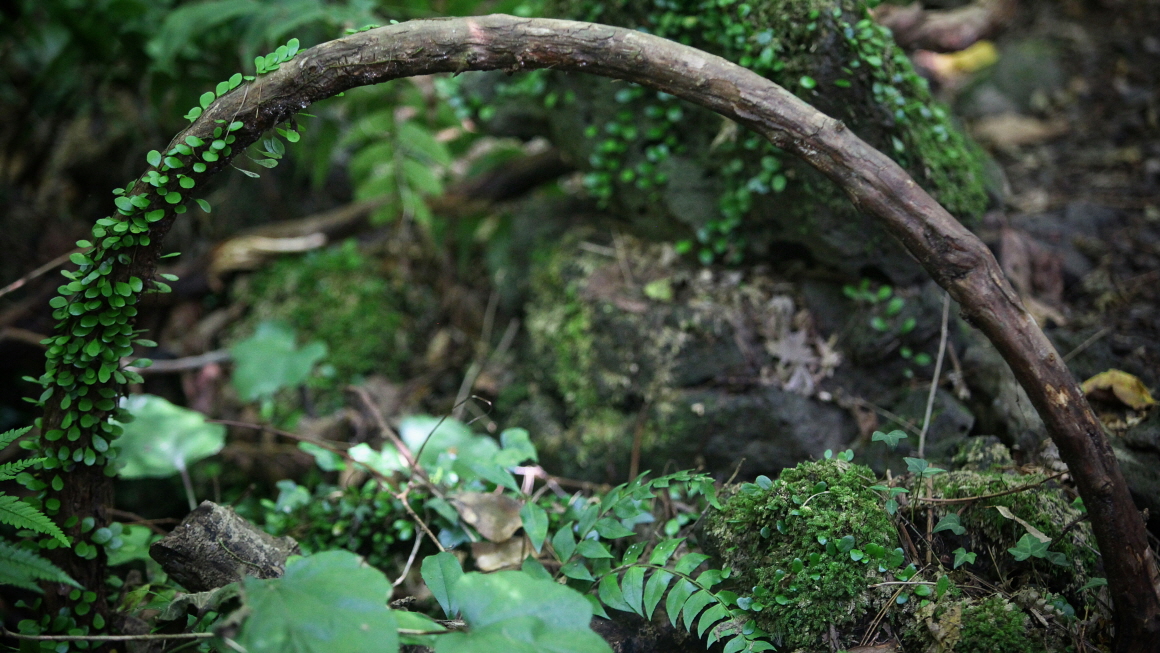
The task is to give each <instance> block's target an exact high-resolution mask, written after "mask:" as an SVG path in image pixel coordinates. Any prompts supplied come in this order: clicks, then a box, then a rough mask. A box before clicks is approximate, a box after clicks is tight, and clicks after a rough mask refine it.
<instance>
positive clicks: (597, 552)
mask: <svg viewBox="0 0 1160 653" xmlns="http://www.w3.org/2000/svg"><path fill="white" fill-rule="evenodd" d="M576 551H578V552H579V553H580V555H582V556H584V557H585V558H609V559H611V558H612V557H613V556H612V554H611V553H609V552H608V547H606V546H604V545H603V544H601V543H600V542H597V541H596V540H582V541H581V542H580V544H579V545H577V546H576Z"/></svg>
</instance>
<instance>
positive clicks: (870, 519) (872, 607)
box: [704, 460, 902, 650]
mask: <svg viewBox="0 0 1160 653" xmlns="http://www.w3.org/2000/svg"><path fill="white" fill-rule="evenodd" d="M874 483H875V476H874V473H873V472H872V471H871V470H870V468H868V467H863V466H861V465H854V464H851V463H847V462H844V461H841V460H821V461H818V462H806V463H802V464H800V465H798V466H797V467H795V468H792V469H786V470H784V471H783V472H782V473H781V476H780V478H779V479H778V480H777V481H774V482H773V483H772V485H770V487H769V488H768V489H756V490H755V489H753V487H752V486H751V487H748V489H746V486H743V489H742V490H740V491H738V492H737V493H736V494H734V495H733V496H732V497H731V498H730V499H729V500H728V502H727V503H726V504H725V505H724V507H723V509H722V510H721V511H720V512H717V513H712V514H711V515H709V516H707V517H706V523H705V530H704V533H705V536H706V537H705V538H704V539H705V540H708V541H710V542H712V543H713V547H714V548H715V549H716V553H717V555H718V556H719V557H720V558H721V560H722V562H723V563H724V564H725V565H726V566H729V567H731V568H733V569H734V570H735V572H736V573H737V576H736V578H738V585H739V588H738V589H739V593H745V594H749V596H750V597H752V598H754V600H757V601H760V602H761V603H763V604H764V605H763V606H762V608H761V610H760V611H759V612H754V613H753V618H754V619H755V620H756V621H757V624H758V625H759V626H760V627H761V628H763V629H765V630H767V631H768V632H770V633H773V635H774V642H775V643H780V644H781V645H782V646H784V647H785V648H787V649H789V650H793V649H795V648H798V647H806V648H810V647H815V646H817V645H818V643H819V642H820V641H821V637H822V636H823V635H825V634H827V633H828V632H829V629H830V628H831V627H835V628H837V629H838V631H839V632H840V633H848V632H849V631H850V630H851V629H852V627H854V626H855V625H856V624H857V623H858V622H859V620H861V619H862V617H863V615H865V614H867V613H873V611H877V610H878V609H879V608H880V607H881V606H882V605H884V604H886V602H887V601H889V600H891V597H892V588H888V587H882V588H871V585H873V584H875V583H881V582H883V581H885V580H889V578H887V574H889V573H890V572H891V571H896V569H895V567H896V565H897V563H898V562H900V561H901V558H902V551H901V549H898V548H897V547H898V541H897V537H896V534H895V529H894V526H893V524H892V523H891V521H890V516H889V515H888V514H887V513H886V510H885V509H884V508H883V501H882V497H881V496H880V495H879V494H878V493H877V492H875V491H874V490H871V489H869V488H870V486H872V485H874ZM757 487H759V486H757ZM843 538H853V542H852V544H853V548H848V547H849V544H843ZM846 542H847V543H849V540H846ZM843 549H845V550H843ZM880 550H881V551H885V552H886V554H885V555H884V556H878V557H876V556H875V555H873V553H874V552H876V551H880ZM889 558H893V560H891V559H889ZM891 563H894V564H891ZM750 588H752V590H751V589H750ZM741 590H744V592H742V591H741Z"/></svg>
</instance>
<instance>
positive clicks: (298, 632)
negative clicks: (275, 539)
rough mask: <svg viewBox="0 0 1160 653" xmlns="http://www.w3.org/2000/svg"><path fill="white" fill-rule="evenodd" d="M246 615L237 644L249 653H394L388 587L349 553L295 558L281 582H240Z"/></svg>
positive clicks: (394, 629)
mask: <svg viewBox="0 0 1160 653" xmlns="http://www.w3.org/2000/svg"><path fill="white" fill-rule="evenodd" d="M243 583H244V585H243V586H244V594H245V597H246V598H245V605H246V607H247V608H248V609H249V616H248V617H247V618H246V621H245V622H244V623H243V625H242V631H241V634H240V635H239V637H238V643H239V644H241V645H242V646H243V647H244V648H245V650H246V651H248V652H249V653H283V652H284V651H299V652H301V653H308V652H309V653H315V652H317V653H363V652H365V651H371V650H387V651H394V650H396V649H397V647H398V645H399V643H398V642H399V640H398V632H397V627H396V622H395V617H394V615H393V614H392V613H391V611H390V610H388V609H387V605H386V601H387V598H388V597H390V595H391V584H390V582H389V581H388V580H387V579H386V577H385V576H383V573H382V572H381V571H379V570H377V569H375V568H373V567H370V566H368V565H367V564H366V563H365V562H363V561H362V559H360V558H359V557H358V556H356V555H355V554H353V553H350V552H349V551H324V552H322V553H317V554H315V555H313V556H310V557H308V558H294V559H291V560H290V561H289V562H288V563H287V565H286V572H285V574H284V575H283V576H282V577H281V578H274V579H269V580H260V579H256V578H246V579H245V580H244V581H243Z"/></svg>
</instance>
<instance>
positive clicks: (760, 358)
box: [504, 230, 857, 480]
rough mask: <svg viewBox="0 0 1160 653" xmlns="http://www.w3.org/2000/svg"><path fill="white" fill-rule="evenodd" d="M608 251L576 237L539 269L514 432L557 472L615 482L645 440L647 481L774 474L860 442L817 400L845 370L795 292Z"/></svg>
mask: <svg viewBox="0 0 1160 653" xmlns="http://www.w3.org/2000/svg"><path fill="white" fill-rule="evenodd" d="M602 242H603V241H602V236H601V234H598V233H596V232H594V231H592V230H578V231H573V232H570V233H569V234H568V235H566V236H565V237H564V238H562V239H561V240H560V241H559V242H557V243H556V244H555V246H554V247H553V248H552V250H551V251H550V252H545V253H544V254H543V256H541V257H540V260H539V262H538V263H537V264H536V265H535V267H534V273H533V282H532V301H531V302H530V303H529V304H528V306H527V309H526V310H527V321H526V325H527V330H528V335H529V341H530V351H529V352H528V353H527V355H526V356H525V357H524V358H526V359H527V360H530V361H535V362H534V364H532V365H530V366H527V367H526V368H525V373H524V375H523V376H524V378H525V379H526V380H527V383H526V385H525V386H524V390H525V391H524V392H520V393H518V394H519V400H518V401H515V402H513V403H515V404H517V405H516V406H515V407H514V408H513V409H512V413H511V417H510V418H509V419H508V421H509V423H513V424H519V425H520V426H523V427H525V428H527V429H529V431H531V432H532V433H533V434H534V435H536V436H537V437H538V438H539V440H538V445H539V447H540V452H541V456H542V457H543V458H544V460H545V461H547V464H551V465H552V466H553V467H552V468H553V469H554V470H556V471H557V472H559V473H562V474H568V475H574V476H581V477H589V478H592V477H597V478H599V479H600V480H621V479H623V478H624V474H626V473H627V471H628V470H627V462H628V460H629V457H630V454H631V450H632V446H633V442H634V440H639V441H640V443H641V447H640V452H641V465H642V466H641V469H642V470H643V469H663V468H665V467H666V465H670V464H675V465H676V466H677V467H678V468H679V467H691V466H697V465H701V464H707V465H710V466H711V467H712V468H714V469H727V468H728V469H731V468H733V467H735V466H736V464H737V462H738V461H739V460H740V459H741V458H743V457H744V458H746V460H747V466H746V470H748V471H747V472H746V473H750V474H756V473H760V472H768V473H773V472H776V471H777V470H779V469H781V468H783V467H786V466H790V465H793V464H795V463H796V462H797V461H799V460H801V459H803V458H808V457H820V456H821V454H822V453H823V452H824V451H825V450H826V449H835V450H836V449H839V448H845V446H846V445H847V444H848V443H849V441H850V440H851V439H852V438H853V437H854V436H855V434H856V432H857V430H856V426H855V424H854V423H853V420H852V418H851V417H850V416H849V415H848V414H847V413H846V412H845V411H844V410H842V409H841V408H839V407H837V406H835V405H833V404H832V403H829V404H827V403H824V402H821V401H818V400H817V399H815V398H813V395H814V394H815V390H816V386H815V384H816V382H817V381H818V380H819V379H821V378H824V377H825V376H826V375H827V374H828V373H830V372H831V371H832V370H833V368H834V367H835V366H836V365H837V364H838V362H839V361H840V356H838V355H837V354H836V353H835V352H834V351H833V350H832V349H831V348H830V346H831V345H830V344H827V341H826V339H825V338H824V337H823V336H822V335H821V334H819V333H817V331H816V329H814V328H813V327H812V325H811V324H810V320H809V317H808V313H806V312H804V311H801V310H800V309H799V308H798V303H797V300H795V298H794V296H793V294H792V293H793V287H792V286H791V285H789V284H786V283H783V282H778V281H775V280H774V279H773V278H771V277H770V276H768V274H767V273H765V272H763V271H762V270H759V269H758V270H751V271H748V272H719V271H712V270H706V269H701V268H698V267H695V266H693V265H690V264H689V263H688V262H687V261H685V260H684V259H682V258H681V257H679V256H678V255H676V253H675V252H674V251H673V249H672V247H671V246H667V245H648V244H645V243H642V242H641V241H639V240H636V239H634V238H631V237H627V236H625V237H621V238H618V239H617V240H616V241H615V243H614V244H613V245H612V246H606V245H603V244H601V243H602ZM617 252H619V255H618V254H617ZM512 398H513V399H514V398H515V394H513V396H512ZM504 403H507V401H506V400H505V402H504Z"/></svg>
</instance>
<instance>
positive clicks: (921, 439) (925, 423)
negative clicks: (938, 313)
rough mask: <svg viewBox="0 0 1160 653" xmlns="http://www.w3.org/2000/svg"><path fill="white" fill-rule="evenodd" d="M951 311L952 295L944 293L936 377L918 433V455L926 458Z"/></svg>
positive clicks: (931, 383)
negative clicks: (931, 416)
mask: <svg viewBox="0 0 1160 653" xmlns="http://www.w3.org/2000/svg"><path fill="white" fill-rule="evenodd" d="M950 312H951V296H950V295H949V294H945V295H943V312H942V332H941V335H939V340H938V360H936V361H935V363H934V378H933V379H931V380H930V394H929V395H927V397H926V415H924V416H923V418H922V432H921V433H919V434H918V457H919V458H925V457H926V456H925V455H924V452H925V451H926V432H927V429H929V428H930V414H931V412H932V411H933V410H934V396H935V394H936V393H937V392H938V379H939V377H940V376H942V364H943V355H944V354H946V353H947V319H948V318H949V317H950Z"/></svg>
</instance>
